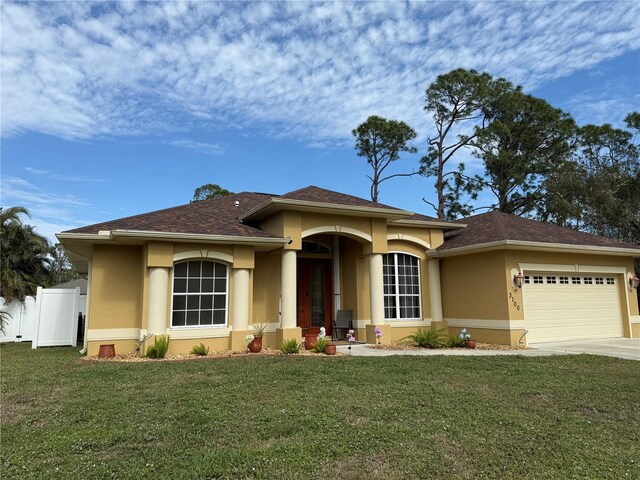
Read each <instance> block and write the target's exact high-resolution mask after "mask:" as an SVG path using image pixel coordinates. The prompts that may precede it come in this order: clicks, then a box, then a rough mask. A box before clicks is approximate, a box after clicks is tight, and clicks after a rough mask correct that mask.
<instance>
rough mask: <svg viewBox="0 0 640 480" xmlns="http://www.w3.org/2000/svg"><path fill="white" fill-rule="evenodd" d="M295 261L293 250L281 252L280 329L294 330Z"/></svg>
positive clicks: (295, 256)
mask: <svg viewBox="0 0 640 480" xmlns="http://www.w3.org/2000/svg"><path fill="white" fill-rule="evenodd" d="M296 260H297V255H296V251H295V250H284V251H283V252H282V265H281V271H280V286H281V289H280V290H281V291H280V294H281V295H282V318H281V319H280V327H281V328H294V327H295V326H296V277H297V269H296Z"/></svg>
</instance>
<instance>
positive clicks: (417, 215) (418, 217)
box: [405, 213, 452, 223]
mask: <svg viewBox="0 0 640 480" xmlns="http://www.w3.org/2000/svg"><path fill="white" fill-rule="evenodd" d="M405 220H415V221H418V222H440V223H452V222H446V221H445V220H438V219H437V218H436V217H430V216H429V215H422V214H421V213H414V214H413V215H411V216H410V217H407V218H405Z"/></svg>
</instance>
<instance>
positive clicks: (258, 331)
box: [252, 323, 267, 340]
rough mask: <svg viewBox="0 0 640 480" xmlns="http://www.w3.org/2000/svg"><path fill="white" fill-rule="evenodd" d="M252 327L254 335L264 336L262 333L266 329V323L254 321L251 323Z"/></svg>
mask: <svg viewBox="0 0 640 480" xmlns="http://www.w3.org/2000/svg"><path fill="white" fill-rule="evenodd" d="M252 327H253V336H254V337H264V334H265V332H266V331H267V324H266V323H256V324H255V325H252ZM252 340H253V339H252Z"/></svg>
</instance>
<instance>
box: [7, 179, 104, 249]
mask: <svg viewBox="0 0 640 480" xmlns="http://www.w3.org/2000/svg"><path fill="white" fill-rule="evenodd" d="M0 189H1V193H2V195H1V198H0V204H1V205H2V206H14V205H22V206H25V207H27V208H28V209H29V211H30V213H31V218H30V219H28V220H26V223H29V224H31V225H34V226H35V227H36V229H37V230H38V232H39V233H40V234H42V235H45V236H46V237H47V238H49V240H50V241H51V242H53V243H55V242H57V240H56V238H55V233H58V232H62V231H64V230H69V229H72V228H76V227H79V226H81V225H84V224H86V222H84V221H78V220H75V217H76V216H77V214H78V212H79V211H83V210H89V209H90V208H89V207H91V205H90V204H89V203H87V202H86V201H84V200H82V199H81V198H78V197H76V196H75V195H61V194H57V193H52V192H49V191H47V190H45V189H43V188H41V187H38V186H36V185H34V184H32V183H30V182H28V181H26V180H24V179H22V178H20V177H12V176H3V177H2V179H1V181H0ZM90 223H93V222H90Z"/></svg>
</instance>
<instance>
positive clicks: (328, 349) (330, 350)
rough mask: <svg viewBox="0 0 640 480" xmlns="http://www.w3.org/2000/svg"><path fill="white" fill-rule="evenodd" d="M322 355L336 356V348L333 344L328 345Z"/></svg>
mask: <svg viewBox="0 0 640 480" xmlns="http://www.w3.org/2000/svg"><path fill="white" fill-rule="evenodd" d="M324 353H326V354H327V355H335V354H336V346H335V344H333V343H328V344H327V346H326V348H325V349H324Z"/></svg>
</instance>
